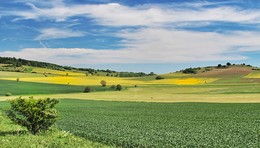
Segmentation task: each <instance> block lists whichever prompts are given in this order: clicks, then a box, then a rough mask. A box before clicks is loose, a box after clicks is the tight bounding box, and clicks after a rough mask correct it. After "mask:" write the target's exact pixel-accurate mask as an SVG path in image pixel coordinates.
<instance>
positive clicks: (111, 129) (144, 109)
mask: <svg viewBox="0 0 260 148" xmlns="http://www.w3.org/2000/svg"><path fill="white" fill-rule="evenodd" d="M57 108H58V110H59V111H60V113H61V115H62V118H61V120H60V121H59V122H58V123H57V126H58V127H59V129H61V130H65V131H70V132H71V133H73V134H75V135H77V136H80V137H84V138H86V139H90V140H92V141H97V142H102V143H104V144H108V145H116V146H123V147H180V146H181V147H250V148H257V147H259V146H260V116H259V114H260V104H209V103H134V102H109V101H108V102H107V101H84V100H61V102H60V104H59V105H58V107H57Z"/></svg>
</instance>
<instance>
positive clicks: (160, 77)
mask: <svg viewBox="0 0 260 148" xmlns="http://www.w3.org/2000/svg"><path fill="white" fill-rule="evenodd" d="M155 79H156V80H161V79H164V77H162V76H160V75H159V76H157V77H156V78H155Z"/></svg>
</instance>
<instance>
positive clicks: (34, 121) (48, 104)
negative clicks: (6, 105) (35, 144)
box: [7, 97, 59, 134]
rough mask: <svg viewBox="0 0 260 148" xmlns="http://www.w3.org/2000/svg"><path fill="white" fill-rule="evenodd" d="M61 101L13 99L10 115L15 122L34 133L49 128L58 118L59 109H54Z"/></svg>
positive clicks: (8, 112)
mask: <svg viewBox="0 0 260 148" xmlns="http://www.w3.org/2000/svg"><path fill="white" fill-rule="evenodd" d="M58 102H59V101H58V100H56V99H50V98H46V99H33V98H32V97H30V98H29V99H23V98H21V97H20V98H17V99H15V100H11V101H10V103H11V109H10V110H8V111H7V115H8V117H9V118H10V119H11V120H12V121H13V122H15V123H17V124H19V125H21V126H25V127H26V128H27V129H28V131H29V132H31V133H32V134H37V133H38V132H40V131H45V130H48V129H49V128H50V127H51V126H52V125H53V124H54V123H55V121H56V120H57V111H56V110H55V109H54V107H55V105H56V104H57V103H58Z"/></svg>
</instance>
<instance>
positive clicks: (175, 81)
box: [151, 78, 217, 85]
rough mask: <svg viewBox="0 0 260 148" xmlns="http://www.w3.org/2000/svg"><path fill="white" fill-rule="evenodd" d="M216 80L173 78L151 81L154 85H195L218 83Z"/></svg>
mask: <svg viewBox="0 0 260 148" xmlns="http://www.w3.org/2000/svg"><path fill="white" fill-rule="evenodd" d="M216 80H217V79H216V78H173V79H163V80H154V81H151V83H152V84H176V85H194V84H205V83H212V82H214V81H216Z"/></svg>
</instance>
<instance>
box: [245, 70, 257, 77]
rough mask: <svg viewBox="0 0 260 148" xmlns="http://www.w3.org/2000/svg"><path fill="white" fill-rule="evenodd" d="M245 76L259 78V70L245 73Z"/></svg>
mask: <svg viewBox="0 0 260 148" xmlns="http://www.w3.org/2000/svg"><path fill="white" fill-rule="evenodd" d="M245 78H260V72H259V71H254V72H251V73H250V74H248V75H246V76H245Z"/></svg>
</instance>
